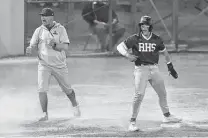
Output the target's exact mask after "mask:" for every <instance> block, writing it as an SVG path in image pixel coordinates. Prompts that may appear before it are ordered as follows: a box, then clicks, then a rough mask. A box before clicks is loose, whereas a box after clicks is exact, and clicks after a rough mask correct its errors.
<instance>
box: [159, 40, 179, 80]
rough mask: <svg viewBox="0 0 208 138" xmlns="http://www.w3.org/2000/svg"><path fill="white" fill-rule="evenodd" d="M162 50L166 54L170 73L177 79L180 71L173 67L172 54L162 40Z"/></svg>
mask: <svg viewBox="0 0 208 138" xmlns="http://www.w3.org/2000/svg"><path fill="white" fill-rule="evenodd" d="M160 50H161V52H162V53H163V55H164V56H165V60H166V64H167V67H168V71H169V73H170V74H171V75H172V76H173V78H175V79H177V78H178V73H177V72H176V71H175V69H174V67H173V63H172V61H171V57H170V54H169V53H168V51H167V49H166V47H165V45H164V44H163V42H161V45H160Z"/></svg>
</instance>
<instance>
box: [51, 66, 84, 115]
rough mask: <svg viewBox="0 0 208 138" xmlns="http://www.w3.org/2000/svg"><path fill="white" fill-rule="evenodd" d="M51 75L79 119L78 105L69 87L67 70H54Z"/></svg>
mask: <svg viewBox="0 0 208 138" xmlns="http://www.w3.org/2000/svg"><path fill="white" fill-rule="evenodd" d="M52 75H53V76H54V77H55V78H56V80H57V82H58V84H59V86H60V87H61V89H62V91H63V92H64V93H65V94H66V95H67V97H68V98H69V100H70V101H71V104H72V106H73V108H74V115H75V116H77V117H79V116H80V115H81V112H80V109H79V104H78V102H77V99H76V95H75V92H74V90H73V89H72V88H71V85H70V84H69V79H68V77H69V75H68V69H67V68H64V69H54V70H53V72H52Z"/></svg>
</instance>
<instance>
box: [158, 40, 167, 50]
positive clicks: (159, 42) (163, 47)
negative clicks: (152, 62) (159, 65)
mask: <svg viewBox="0 0 208 138" xmlns="http://www.w3.org/2000/svg"><path fill="white" fill-rule="evenodd" d="M158 50H159V51H160V52H163V51H164V50H166V47H165V45H164V42H163V40H162V39H161V38H160V37H159V39H158Z"/></svg>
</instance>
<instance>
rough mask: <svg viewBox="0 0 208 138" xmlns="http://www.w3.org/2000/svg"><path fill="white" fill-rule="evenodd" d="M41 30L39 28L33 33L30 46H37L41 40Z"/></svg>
mask: <svg viewBox="0 0 208 138" xmlns="http://www.w3.org/2000/svg"><path fill="white" fill-rule="evenodd" d="M39 32H40V28H37V29H36V30H35V31H34V33H33V35H32V38H31V39H30V47H37V46H38V42H39Z"/></svg>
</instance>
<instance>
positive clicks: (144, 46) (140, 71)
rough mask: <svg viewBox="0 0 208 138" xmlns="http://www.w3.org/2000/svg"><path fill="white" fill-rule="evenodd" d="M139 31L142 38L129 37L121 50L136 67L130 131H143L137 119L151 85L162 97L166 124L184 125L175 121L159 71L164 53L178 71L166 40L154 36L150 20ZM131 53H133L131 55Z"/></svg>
mask: <svg viewBox="0 0 208 138" xmlns="http://www.w3.org/2000/svg"><path fill="white" fill-rule="evenodd" d="M139 28H140V30H139V33H138V34H134V35H132V36H130V37H128V38H127V39H126V40H125V41H123V42H121V43H120V44H119V45H118V46H117V50H118V51H119V53H120V54H122V55H123V56H125V57H126V58H127V59H129V60H130V61H131V62H134V63H135V71H134V78H135V95H134V100H133V105H132V113H131V119H130V125H129V131H137V130H139V129H138V127H137V126H136V118H137V115H138V112H139V109H140V105H141V102H142V100H143V98H144V95H145V89H146V86H147V82H148V81H149V83H150V84H151V86H152V87H153V88H154V90H155V91H156V93H157V94H158V97H159V104H160V107H161V110H162V112H163V115H164V120H163V122H165V123H167V122H168V123H169V122H172V123H175V122H180V121H181V119H180V118H177V117H175V116H174V115H172V114H171V113H170V111H169V107H168V104H167V93H166V89H165V84H164V80H163V78H162V75H161V74H160V71H159V68H158V61H159V52H163V53H164V55H165V59H166V62H167V66H168V67H170V66H171V67H172V69H173V70H174V68H173V64H172V62H171V58H170V56H169V54H168V51H167V50H166V47H165V45H164V44H163V40H162V39H161V38H160V37H159V36H157V35H156V34H154V33H153V32H152V29H153V26H152V19H151V17H150V16H142V17H141V20H140V23H139ZM130 50H131V52H129V51H130ZM174 71H175V70H174ZM176 74H177V73H176ZM176 78H177V77H176Z"/></svg>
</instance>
